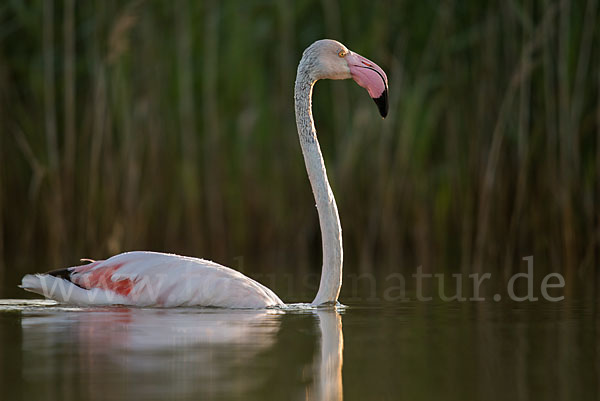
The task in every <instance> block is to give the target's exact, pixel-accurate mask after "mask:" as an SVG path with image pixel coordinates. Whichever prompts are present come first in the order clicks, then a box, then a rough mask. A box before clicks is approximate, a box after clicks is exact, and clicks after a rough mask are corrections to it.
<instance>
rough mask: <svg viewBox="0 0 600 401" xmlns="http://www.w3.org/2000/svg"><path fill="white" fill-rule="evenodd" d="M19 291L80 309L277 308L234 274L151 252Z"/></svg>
mask: <svg viewBox="0 0 600 401" xmlns="http://www.w3.org/2000/svg"><path fill="white" fill-rule="evenodd" d="M23 288H25V289H32V288H34V289H38V290H39V289H41V293H42V295H44V296H46V297H48V298H52V299H55V300H57V301H61V302H68V303H75V304H82V305H89V304H92V305H112V304H118V305H137V306H160V307H176V306H193V305H203V306H220V307H227V308H264V307H267V306H275V305H282V304H283V302H281V299H279V297H278V296H277V295H275V293H274V292H273V291H271V290H270V289H268V288H267V287H265V286H264V285H262V284H260V283H258V282H256V281H254V280H252V279H251V278H249V277H247V276H244V275H243V274H242V273H240V272H238V271H236V270H233V269H230V268H228V267H225V266H221V265H219V264H217V263H214V262H211V261H208V260H203V259H197V258H189V257H184V256H179V255H170V254H165V253H157V252H127V253H122V254H119V255H116V256H113V257H112V258H110V259H107V260H101V261H96V262H92V263H89V264H86V265H83V266H76V267H70V268H67V269H62V270H56V271H53V272H49V273H46V274H38V275H27V276H25V277H24V278H23ZM35 292H38V291H35Z"/></svg>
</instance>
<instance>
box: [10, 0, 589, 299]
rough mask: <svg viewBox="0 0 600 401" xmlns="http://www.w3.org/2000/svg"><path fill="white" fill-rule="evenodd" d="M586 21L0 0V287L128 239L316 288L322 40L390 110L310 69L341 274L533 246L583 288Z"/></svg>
mask: <svg viewBox="0 0 600 401" xmlns="http://www.w3.org/2000/svg"><path fill="white" fill-rule="evenodd" d="M599 22H600V10H599V7H598V1H597V0H585V1H584V0H581V1H569V0H539V1H531V0H529V1H527V0H524V1H517V0H507V1H499V2H484V1H475V0H473V1H459V0H446V1H418V2H417V1H408V0H407V1H376V2H374V1H370V2H365V1H358V0H344V1H335V0H322V1H317V0H314V1H293V2H292V1H275V0H262V1H261V0H250V1H188V0H177V1H151V0H148V1H115V0H112V1H105V0H97V1H75V0H37V1H17V0H7V1H4V2H2V4H1V5H0V294H2V291H4V294H8V295H13V294H14V295H15V296H22V292H19V291H18V289H17V288H16V287H15V286H16V284H17V283H18V282H19V281H20V276H21V275H22V274H24V273H26V272H34V271H46V270H49V269H53V268H58V267H63V266H72V265H76V264H79V258H84V257H85V258H94V259H104V258H107V257H109V256H111V255H113V254H115V253H119V252H122V251H126V250H157V251H166V252H175V253H181V254H186V255H192V256H199V257H204V258H207V259H212V260H215V261H217V262H220V263H222V264H225V265H229V266H231V267H234V268H236V269H239V270H242V271H244V272H246V273H248V274H251V275H254V277H256V275H257V274H258V275H261V274H262V275H264V274H272V275H275V276H276V277H283V275H284V274H286V275H288V276H285V277H290V276H289V274H292V275H294V276H300V275H305V276H306V275H308V276H309V277H311V279H310V280H312V281H311V283H314V285H315V286H316V284H317V283H318V274H319V273H320V268H321V245H320V233H319V225H318V220H317V213H316V210H315V207H314V201H313V198H312V194H311V191H310V186H309V182H308V179H307V176H306V173H305V170H304V163H303V159H302V156H301V153H300V147H299V144H298V139H297V134H296V126H295V122H294V111H293V83H294V78H295V73H296V67H297V63H298V61H299V60H300V57H301V54H302V51H303V50H304V48H306V47H307V46H308V45H310V44H311V43H312V42H313V41H315V40H317V39H320V38H324V37H328V38H334V39H338V40H340V41H341V42H343V43H344V44H345V45H347V46H348V47H349V48H350V49H352V50H354V51H356V52H358V53H360V54H362V55H363V56H365V57H367V58H370V59H372V60H373V61H375V62H376V63H378V64H379V65H380V66H381V67H382V68H383V69H384V70H385V71H386V72H387V75H388V78H389V85H390V88H389V89H390V112H389V116H388V118H387V119H385V120H382V119H381V118H380V117H379V114H378V112H377V108H376V106H375V104H373V102H372V100H371V99H370V98H369V96H368V95H367V93H366V92H365V91H364V89H362V88H360V87H359V86H358V85H355V84H354V83H351V82H332V81H327V82H320V83H318V84H317V86H316V89H315V97H314V104H313V108H314V114H315V119H316V126H317V131H318V133H319V139H320V141H321V146H322V149H323V153H324V156H325V159H326V165H327V168H328V174H329V178H330V181H331V184H332V187H333V190H334V193H335V195H336V198H337V202H338V207H339V211H340V217H341V221H342V227H343V230H344V231H343V232H344V247H345V249H344V250H345V269H346V270H345V272H346V274H364V273H373V274H389V273H390V272H402V273H403V274H406V275H410V274H411V273H412V272H414V270H415V268H416V266H423V269H424V270H425V271H448V272H463V273H469V272H476V271H486V272H494V273H496V272H497V273H500V274H502V275H503V276H504V277H507V276H508V275H510V274H512V273H514V272H516V271H523V270H524V269H525V264H524V262H523V261H522V260H521V259H522V258H523V257H524V256H528V255H534V257H535V268H536V272H537V271H554V272H560V273H562V274H564V275H565V277H566V281H567V286H568V287H571V286H573V285H574V284H573V283H578V282H580V283H582V284H581V285H582V286H583V288H584V289H585V288H593V287H592V286H594V283H597V282H598V279H599V276H600V275H599V274H598V264H599V262H600V207H599V206H598V205H599V202H600V104H599V101H598V98H599V93H600V46H599V44H600V24H599ZM265 284H267V285H269V284H270V285H273V288H274V289H275V290H276V292H279V291H282V287H284V286H285V285H286V284H282V283H279V284H277V283H275V284H273V283H269V282H268V281H267V282H266V283H265ZM284 292H285V291H284ZM282 295H283V297H284V299H285V294H282Z"/></svg>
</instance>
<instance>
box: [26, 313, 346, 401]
mask: <svg viewBox="0 0 600 401" xmlns="http://www.w3.org/2000/svg"><path fill="white" fill-rule="evenodd" d="M311 312H312V314H314V316H315V317H316V318H317V319H318V328H319V334H320V346H319V351H318V352H317V353H316V354H315V356H314V359H313V364H312V373H313V381H312V383H311V384H309V385H308V388H307V389H306V392H305V394H306V395H307V396H308V399H315V400H341V399H342V352H343V334H342V321H341V316H340V314H339V313H338V312H337V311H335V310H316V311H315V310H313V311H311ZM287 313H290V312H284V311H276V310H271V311H270V310H267V311H265V310H262V311H251V310H240V311H231V310H218V309H209V310H202V311H198V310H197V309H190V310H185V309H184V310H159V309H130V308H122V309H115V308H107V309H93V310H87V311H75V312H72V313H64V312H62V313H43V314H40V313H36V312H33V311H27V312H23V314H22V316H23V319H22V329H23V351H24V355H25V356H27V355H30V356H31V358H30V359H31V360H32V364H31V365H30V366H25V367H26V371H25V372H24V374H25V375H27V376H28V375H31V376H32V377H30V379H31V380H35V376H38V375H40V374H44V372H45V369H46V370H47V368H48V366H47V364H48V363H49V364H57V363H60V365H61V366H60V369H64V370H66V371H71V372H73V371H77V372H78V375H77V377H78V378H79V380H76V381H73V377H72V376H71V375H70V374H66V375H65V376H64V377H65V379H66V380H69V381H70V383H69V385H70V386H79V388H75V389H73V390H74V393H75V394H77V393H78V392H81V393H84V394H85V395H86V396H88V397H90V398H103V397H104V396H106V395H108V394H109V393H111V392H114V393H115V394H116V393H118V394H119V395H132V396H133V395H135V396H143V395H144V394H147V395H154V396H156V395H159V394H162V395H164V396H165V397H168V398H178V397H186V396H192V395H200V394H201V395H203V396H206V397H208V398H211V396H224V395H227V394H229V395H240V394H245V393H247V392H251V391H253V390H255V389H257V388H261V387H262V388H265V387H268V386H269V383H268V380H269V377H268V375H263V376H262V377H261V375H258V374H255V373H254V371H253V366H255V364H256V363H257V362H256V361H257V360H260V356H261V355H262V354H263V353H264V352H265V351H267V350H269V349H271V348H273V346H274V345H275V344H276V342H277V334H278V333H279V331H280V328H281V322H282V319H283V318H284V317H285V315H286V314H287ZM291 313H293V312H291ZM40 349H44V350H46V351H45V352H47V353H50V354H52V353H54V357H53V355H46V357H47V358H46V361H48V360H49V361H50V362H47V363H46V364H41V365H40V362H39V360H37V358H36V357H35V355H38V354H39V350H40ZM34 359H36V361H35V363H33V361H34ZM26 360H27V358H26ZM262 363H264V361H262ZM281 368H284V369H285V368H286V367H283V366H282V367H281ZM289 368H290V369H293V368H294V367H289ZM116 372H119V373H120V372H123V373H124V374H131V377H132V378H135V382H132V383H130V385H125V386H123V385H119V386H118V388H110V387H107V385H106V384H107V380H103V379H102V375H111V374H112V375H113V376H114V375H115V373H116ZM119 383H121V382H119ZM55 384H56V383H55ZM60 388H61V387H60V386H58V387H54V388H53V389H48V391H50V392H54V393H56V394H54V395H56V396H58V397H59V398H60V397H61V396H62V395H63V394H62V393H61V394H59V393H57V392H59V391H60ZM63 388H64V387H63ZM94 395H97V396H98V397H95V396H94Z"/></svg>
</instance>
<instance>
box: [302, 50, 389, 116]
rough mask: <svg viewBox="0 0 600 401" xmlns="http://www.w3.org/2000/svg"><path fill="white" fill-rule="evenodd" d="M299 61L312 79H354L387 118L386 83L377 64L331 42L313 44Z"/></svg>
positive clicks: (383, 73) (385, 78)
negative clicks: (306, 66) (306, 68)
mask: <svg viewBox="0 0 600 401" xmlns="http://www.w3.org/2000/svg"><path fill="white" fill-rule="evenodd" d="M302 58H303V59H305V60H306V62H307V63H308V64H309V71H310V74H311V75H312V77H313V78H314V79H315V80H318V79H349V78H352V79H354V81H356V83H357V84H359V85H360V86H362V87H363V88H365V89H366V90H367V91H368V92H369V95H370V96H371V98H373V100H374V101H375V103H376V104H377V107H378V108H379V113H380V114H381V116H382V117H384V118H385V116H387V113H388V109H389V105H388V80H387V76H386V75H385V72H384V71H383V70H382V69H381V68H380V67H379V66H378V65H377V64H375V63H374V62H372V61H371V60H369V59H367V58H365V57H363V56H361V55H360V54H358V53H355V52H353V51H351V50H349V49H348V48H347V47H346V46H344V45H343V44H341V43H340V42H338V41H335V40H331V39H323V40H318V41H316V42H315V43H313V44H312V45H310V46H309V47H308V48H307V49H306V50H305V51H304V55H303V57H302Z"/></svg>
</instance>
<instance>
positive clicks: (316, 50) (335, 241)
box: [21, 39, 388, 309]
mask: <svg viewBox="0 0 600 401" xmlns="http://www.w3.org/2000/svg"><path fill="white" fill-rule="evenodd" d="M349 78H352V79H354V81H355V82H356V83H358V85H360V86H362V87H363V88H365V89H366V90H367V91H368V93H369V95H370V96H371V98H372V99H373V100H374V101H375V103H376V104H377V106H378V108H379V112H380V114H381V116H382V117H383V118H385V117H386V115H387V113H388V81H387V76H386V75H385V72H384V71H383V70H382V69H381V68H380V67H379V66H377V64H375V63H373V62H372V61H370V60H368V59H366V58H364V57H362V56H361V55H359V54H357V53H355V52H353V51H350V50H349V49H348V48H347V47H346V46H344V45H343V44H341V43H340V42H337V41H335V40H331V39H322V40H318V41H316V42H314V43H313V44H311V45H310V46H309V47H308V48H306V50H305V51H304V53H303V54H302V59H301V60H300V63H299V65H298V70H297V75H296V82H295V88H294V100H295V111H296V127H297V130H298V136H299V139H300V146H301V149H302V154H303V156H304V162H305V166H306V171H307V173H308V178H309V180H310V184H311V187H312V191H313V194H314V197H315V201H316V205H317V212H318V216H319V223H320V228H321V238H322V247H323V250H322V252H323V266H322V272H321V280H320V283H319V290H318V292H317V295H316V296H315V298H314V300H313V301H312V303H311V305H312V306H321V305H336V304H337V300H338V296H339V293H340V288H341V286H342V260H343V250H342V229H341V225H340V219H339V215H338V210H337V205H336V203H335V198H334V196H333V192H332V190H331V186H330V185H329V181H328V179H327V172H326V170H325V163H324V160H323V155H322V154H321V148H320V146H319V141H318V140H317V132H316V129H315V125H314V120H313V116H312V110H311V109H312V92H313V87H314V85H315V83H316V82H317V81H318V80H320V79H349ZM89 262H91V263H88V264H84V265H81V266H74V267H68V268H64V269H59V270H53V271H50V272H47V273H44V274H34V275H31V274H28V275H25V276H24V277H23V280H22V283H21V288H23V289H25V290H27V291H31V292H35V293H37V294H41V295H44V296H45V297H46V298H50V299H54V300H56V301H59V302H64V303H73V304H79V305H131V306H144V307H146V306H148V307H178V306H212V307H224V308H251V309H260V308H266V307H277V306H284V305H285V304H284V303H283V302H282V301H281V299H280V298H279V297H278V296H277V295H276V294H275V293H274V292H273V291H271V290H270V289H269V288H267V287H265V286H264V285H262V284H260V283H258V282H257V281H255V280H253V279H251V278H249V277H247V276H245V275H243V274H242V273H240V272H238V271H236V270H233V269H230V268H228V267H225V266H222V265H220V264H217V263H214V262H211V261H209V260H205V259H198V258H192V257H186V256H179V255H173V254H166V253H158V252H143V251H135V252H125V253H121V254H119V255H116V256H113V257H111V258H109V259H106V260H102V261H89Z"/></svg>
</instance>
